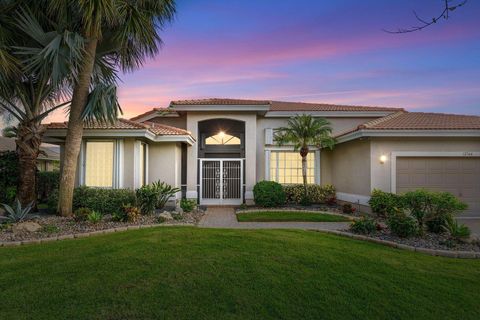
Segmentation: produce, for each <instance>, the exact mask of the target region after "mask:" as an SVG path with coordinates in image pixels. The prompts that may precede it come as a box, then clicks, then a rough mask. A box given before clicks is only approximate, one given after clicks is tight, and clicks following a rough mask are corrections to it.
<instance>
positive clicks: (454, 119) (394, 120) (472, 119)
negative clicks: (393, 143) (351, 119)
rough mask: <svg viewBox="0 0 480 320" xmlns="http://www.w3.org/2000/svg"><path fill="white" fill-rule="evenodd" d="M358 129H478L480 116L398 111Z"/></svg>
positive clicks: (479, 127)
mask: <svg viewBox="0 0 480 320" xmlns="http://www.w3.org/2000/svg"><path fill="white" fill-rule="evenodd" d="M360 129H372V130H476V129H480V117H479V116H467V115H456V114H445V113H424V112H398V113H394V114H392V115H389V116H387V117H384V118H380V119H376V120H372V121H370V122H367V123H365V124H363V125H360Z"/></svg>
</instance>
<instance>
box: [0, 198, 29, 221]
mask: <svg viewBox="0 0 480 320" xmlns="http://www.w3.org/2000/svg"><path fill="white" fill-rule="evenodd" d="M2 205H3V208H4V209H5V211H6V215H5V216H0V222H6V223H15V222H22V221H24V220H26V219H27V215H28V214H29V213H30V211H31V210H32V206H33V202H32V203H30V204H28V205H27V206H26V207H25V208H22V204H21V203H20V201H19V200H18V199H17V200H16V201H15V205H14V206H13V207H11V206H9V205H7V204H2Z"/></svg>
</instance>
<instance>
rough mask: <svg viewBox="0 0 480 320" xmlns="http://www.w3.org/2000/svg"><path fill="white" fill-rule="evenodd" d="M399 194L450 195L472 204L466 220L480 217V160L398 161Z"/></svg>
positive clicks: (432, 159) (469, 205) (441, 158)
mask: <svg viewBox="0 0 480 320" xmlns="http://www.w3.org/2000/svg"><path fill="white" fill-rule="evenodd" d="M396 183H397V193H403V192H406V191H409V190H414V189H418V188H426V189H429V190H432V191H447V192H450V193H452V194H454V195H455V196H457V197H458V198H460V200H462V201H463V202H465V203H467V204H468V210H466V211H464V212H463V213H462V214H461V215H460V216H462V217H480V158H446V157H437V158H423V157H422V158H416V157H411V158H410V157H399V158H397V182H396Z"/></svg>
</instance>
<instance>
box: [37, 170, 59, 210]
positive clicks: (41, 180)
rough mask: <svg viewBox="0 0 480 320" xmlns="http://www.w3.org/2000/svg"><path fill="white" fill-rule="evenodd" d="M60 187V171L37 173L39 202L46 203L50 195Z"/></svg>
mask: <svg viewBox="0 0 480 320" xmlns="http://www.w3.org/2000/svg"><path fill="white" fill-rule="evenodd" d="M59 185H60V171H58V170H55V171H40V172H37V196H38V200H40V201H41V202H44V201H46V200H47V199H48V197H49V196H50V194H51V193H52V192H54V191H55V190H58V187H59Z"/></svg>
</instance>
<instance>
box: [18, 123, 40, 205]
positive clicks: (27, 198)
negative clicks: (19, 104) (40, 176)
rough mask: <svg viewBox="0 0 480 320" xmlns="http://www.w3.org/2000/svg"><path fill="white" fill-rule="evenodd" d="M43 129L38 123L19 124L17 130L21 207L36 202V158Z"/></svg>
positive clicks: (19, 198)
mask: <svg viewBox="0 0 480 320" xmlns="http://www.w3.org/2000/svg"><path fill="white" fill-rule="evenodd" d="M44 132H45V128H44V127H43V126H42V125H41V124H40V123H38V122H29V123H20V124H19V125H18V130H17V140H16V144H17V155H18V162H19V179H18V186H17V199H18V200H19V201H20V203H21V204H22V206H26V205H28V204H30V203H33V206H34V207H36V201H37V157H38V154H39V153H40V144H41V143H42V136H43V133H44Z"/></svg>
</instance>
